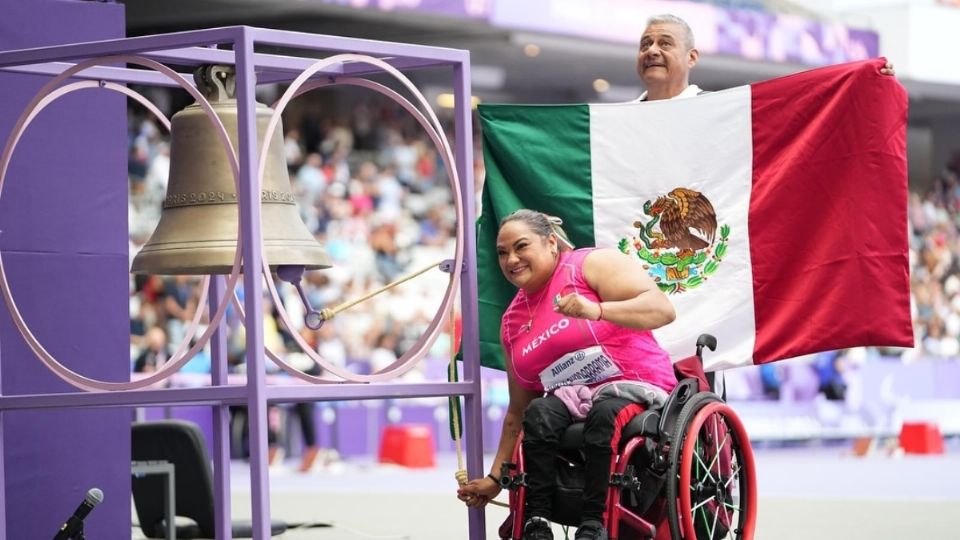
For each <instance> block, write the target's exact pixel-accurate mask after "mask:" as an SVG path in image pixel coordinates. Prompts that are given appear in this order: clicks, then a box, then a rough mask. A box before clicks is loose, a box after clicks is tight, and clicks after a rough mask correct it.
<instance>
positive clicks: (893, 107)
mask: <svg viewBox="0 0 960 540" xmlns="http://www.w3.org/2000/svg"><path fill="white" fill-rule="evenodd" d="M884 63H885V60H884V59H877V60H870V61H864V62H855V63H851V64H843V65H838V66H830V67H825V68H820V69H815V70H811V71H807V72H803V73H798V74H795V75H791V76H788V77H781V78H778V79H773V80H770V81H765V82H761V83H757V84H754V85H752V87H751V91H752V124H753V151H754V156H753V189H752V192H751V199H750V214H749V230H750V256H751V258H752V266H753V286H754V309H755V319H756V331H757V335H756V345H755V348H754V363H758V364H760V363H765V362H770V361H774V360H779V359H782V358H789V357H793V356H798V355H802V354H809V353H813V352H818V351H824V350H833V349H842V348H846V347H853V346H860V345H892V346H904V347H909V346H912V345H913V329H912V324H911V320H910V286H909V266H908V247H907V214H906V212H907V160H906V119H907V95H906V92H905V90H904V89H903V86H902V85H901V84H900V83H899V82H898V81H897V80H896V79H895V78H894V77H891V76H887V75H881V74H880V72H879V70H880V67H881V66H882V65H883V64H884Z"/></svg>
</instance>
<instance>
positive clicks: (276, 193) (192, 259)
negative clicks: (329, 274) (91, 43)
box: [131, 66, 331, 275]
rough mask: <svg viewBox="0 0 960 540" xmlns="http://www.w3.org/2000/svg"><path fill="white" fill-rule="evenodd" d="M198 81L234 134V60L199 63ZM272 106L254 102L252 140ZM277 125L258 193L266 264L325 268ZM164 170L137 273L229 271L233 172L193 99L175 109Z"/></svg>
mask: <svg viewBox="0 0 960 540" xmlns="http://www.w3.org/2000/svg"><path fill="white" fill-rule="evenodd" d="M194 79H195V80H196V82H197V88H198V89H199V90H200V91H201V92H202V93H203V94H204V96H205V97H206V98H207V99H208V100H209V101H210V104H211V106H212V107H213V110H214V111H215V112H216V114H217V116H218V117H219V118H220V121H221V122H223V125H224V127H225V128H226V130H227V134H228V135H229V136H230V140H231V141H232V142H233V146H234V148H239V143H238V141H237V101H236V99H235V97H234V91H235V89H236V78H235V74H234V68H233V67H232V66H202V67H200V68H199V69H197V71H196V73H195V74H194ZM271 114H273V110H272V109H270V108H269V107H267V106H266V105H263V104H262V103H257V104H256V116H257V132H258V134H259V136H258V145H260V144H263V137H264V134H265V132H266V129H267V123H268V122H269V121H270V116H271ZM281 133H282V128H280V127H278V128H277V129H276V130H275V131H274V133H273V138H272V139H271V140H270V151H269V153H268V155H267V163H266V168H265V169H264V173H263V184H262V188H261V192H260V200H261V207H260V218H261V221H262V223H263V225H262V236H263V245H264V252H265V255H266V257H267V260H268V261H269V263H270V267H271V268H272V269H274V270H276V268H277V267H278V266H281V265H295V266H303V267H306V268H307V269H320V268H329V267H330V266H331V262H330V257H329V256H328V255H327V252H326V251H325V250H324V248H323V246H322V245H320V243H319V242H317V240H316V239H315V238H314V237H313V235H312V234H310V231H308V230H307V227H306V225H304V223H303V221H302V220H301V219H300V215H299V213H298V211H297V203H296V199H295V197H294V195H293V192H292V191H291V188H290V177H289V176H288V175H287V165H286V161H285V159H284V154H283V136H282V134H281ZM170 134H171V139H172V140H171V143H170V176H169V182H168V185H167V195H166V198H165V199H164V202H163V213H162V214H161V216H160V222H159V223H158V224H157V228H156V230H154V231H153V235H152V236H151V237H150V241H149V242H147V243H146V244H145V245H144V246H143V249H141V250H140V253H138V254H137V256H136V257H135V258H134V259H133V265H132V268H131V271H132V272H133V273H135V274H168V275H170V274H172V275H176V274H229V273H230V270H231V269H232V268H233V260H234V256H235V252H236V248H237V227H238V223H239V220H238V213H237V212H238V208H239V207H238V206H237V191H236V188H235V186H234V177H233V171H232V169H231V168H230V165H229V162H228V161H227V152H226V149H225V148H224V146H223V143H222V142H221V141H220V138H219V137H218V136H217V134H216V132H215V131H214V126H213V124H211V123H210V120H209V118H208V117H207V115H206V114H205V113H204V112H203V109H202V108H201V107H200V106H199V105H198V104H196V103H194V104H192V105H190V106H188V107H186V108H185V109H183V110H182V111H180V112H178V113H177V114H175V115H173V120H172V123H171V128H170Z"/></svg>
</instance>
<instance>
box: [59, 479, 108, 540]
mask: <svg viewBox="0 0 960 540" xmlns="http://www.w3.org/2000/svg"><path fill="white" fill-rule="evenodd" d="M102 502H103V492H102V491H100V489H99V488H91V489H90V491H88V492H87V496H86V497H84V498H83V502H82V503H80V506H78V507H77V509H76V510H74V511H73V515H72V516H70V519H68V520H67V521H66V522H64V524H63V525H61V526H60V530H58V531H57V535H56V536H54V537H53V540H82V539H83V519H84V518H85V517H87V514H89V513H90V511H91V510H93V509H94V508H95V507H96V506H97V505H98V504H100V503H102Z"/></svg>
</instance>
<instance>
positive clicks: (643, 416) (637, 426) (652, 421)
mask: <svg viewBox="0 0 960 540" xmlns="http://www.w3.org/2000/svg"><path fill="white" fill-rule="evenodd" d="M659 424H660V411H659V410H656V409H652V410H646V411H643V412H642V413H640V414H638V415H636V416H634V417H633V419H631V420H630V422H628V423H627V425H626V426H624V428H623V431H622V432H621V434H620V445H619V446H620V448H623V446H624V445H625V444H626V443H627V441H629V440H631V439H633V438H635V437H638V436H644V437H655V436H657V434H658V426H659ZM583 425H584V424H583V422H575V423H573V424H571V425H570V427H568V428H567V429H566V431H564V432H563V436H561V437H560V449H561V450H574V451H576V450H580V449H581V448H583Z"/></svg>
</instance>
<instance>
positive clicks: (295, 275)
mask: <svg viewBox="0 0 960 540" xmlns="http://www.w3.org/2000/svg"><path fill="white" fill-rule="evenodd" d="M304 270H305V268H304V267H303V266H302V265H295V264H284V265H280V266H278V267H277V277H279V278H280V279H282V280H284V281H286V282H287V283H289V284H291V285H293V286H294V288H296V289H297V293H299V294H300V301H301V302H303V307H304V309H306V310H307V312H306V313H305V314H304V317H303V324H305V325H306V327H307V328H309V329H311V330H319V329H320V327H322V326H323V323H324V319H323V315H321V314H320V312H319V311H317V310H315V309H313V306H312V305H310V300H309V299H308V298H307V294H306V293H304V292H303V287H302V286H301V285H300V279H301V278H302V277H303V271H304Z"/></svg>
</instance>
